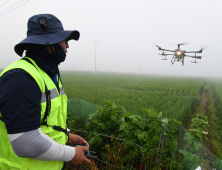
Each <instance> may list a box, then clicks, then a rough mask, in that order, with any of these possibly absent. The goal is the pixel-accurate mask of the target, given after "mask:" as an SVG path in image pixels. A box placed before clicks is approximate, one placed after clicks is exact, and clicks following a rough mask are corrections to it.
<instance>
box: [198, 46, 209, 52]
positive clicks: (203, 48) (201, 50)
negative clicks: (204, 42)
mask: <svg viewBox="0 0 222 170" xmlns="http://www.w3.org/2000/svg"><path fill="white" fill-rule="evenodd" d="M206 48H207V47H202V48H201V49H200V51H198V53H202V52H203V50H205V49H206Z"/></svg>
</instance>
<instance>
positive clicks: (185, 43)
mask: <svg viewBox="0 0 222 170" xmlns="http://www.w3.org/2000/svg"><path fill="white" fill-rule="evenodd" d="M187 44H188V42H184V43H180V45H187ZM178 45H179V44H178Z"/></svg>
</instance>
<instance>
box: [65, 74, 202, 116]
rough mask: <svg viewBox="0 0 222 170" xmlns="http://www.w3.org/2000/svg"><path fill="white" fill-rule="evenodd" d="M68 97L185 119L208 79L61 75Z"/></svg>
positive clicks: (131, 110) (137, 112)
mask: <svg viewBox="0 0 222 170" xmlns="http://www.w3.org/2000/svg"><path fill="white" fill-rule="evenodd" d="M61 77H62V81H63V86H64V89H65V92H66V94H67V96H68V98H81V99H83V100H86V101H88V102H91V103H94V104H97V105H103V99H108V100H110V101H112V102H115V103H116V104H118V105H122V106H124V107H125V108H126V109H127V110H128V111H130V112H132V113H135V114H140V113H141V109H140V108H141V107H146V108H154V109H155V110H156V111H157V112H163V116H164V117H169V118H175V119H179V117H181V118H182V120H184V119H185V118H186V117H187V115H188V114H189V113H190V111H191V109H192V108H193V107H194V106H195V105H196V104H197V102H198V101H199V94H200V90H201V89H202V88H203V87H204V84H205V80H203V79H200V78H198V79H197V78H178V77H160V76H147V75H128V74H93V73H71V72H62V73H61Z"/></svg>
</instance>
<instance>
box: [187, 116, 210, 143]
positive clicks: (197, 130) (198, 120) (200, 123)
mask: <svg viewBox="0 0 222 170" xmlns="http://www.w3.org/2000/svg"><path fill="white" fill-rule="evenodd" d="M191 121H192V124H191V125H190V126H191V127H194V129H189V131H190V132H191V133H192V134H194V136H195V137H196V138H197V139H198V140H199V141H201V142H202V141H203V139H202V137H203V135H207V134H208V132H207V127H209V124H208V118H207V116H205V115H204V114H203V113H196V117H194V118H193V119H191Z"/></svg>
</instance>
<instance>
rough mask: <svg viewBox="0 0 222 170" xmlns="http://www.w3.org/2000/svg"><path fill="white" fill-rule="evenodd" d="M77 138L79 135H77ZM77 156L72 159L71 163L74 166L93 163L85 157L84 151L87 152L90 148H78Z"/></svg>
mask: <svg viewBox="0 0 222 170" xmlns="http://www.w3.org/2000/svg"><path fill="white" fill-rule="evenodd" d="M76 136H77V135H76ZM75 149H76V154H75V156H74V157H73V158H72V160H71V161H69V163H70V164H72V165H82V164H83V163H86V164H90V163H91V161H90V160H89V159H87V158H86V157H85V155H84V151H87V150H88V148H87V147H86V146H76V147H75Z"/></svg>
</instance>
